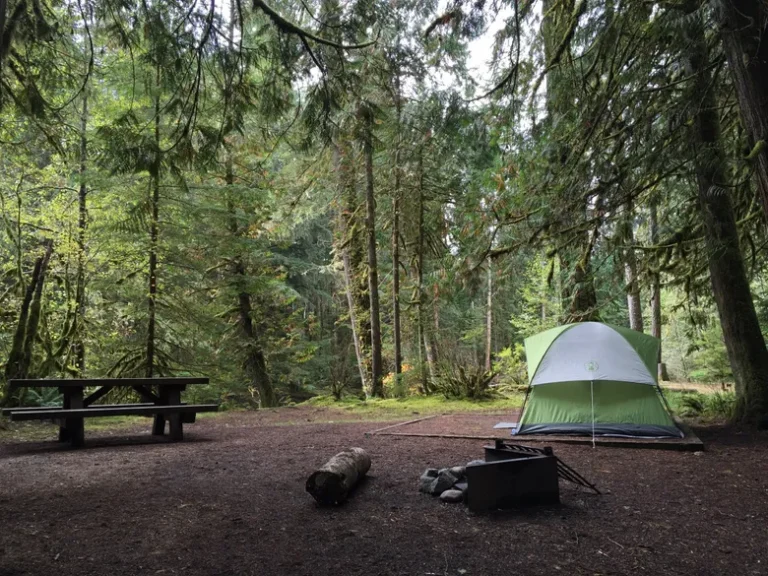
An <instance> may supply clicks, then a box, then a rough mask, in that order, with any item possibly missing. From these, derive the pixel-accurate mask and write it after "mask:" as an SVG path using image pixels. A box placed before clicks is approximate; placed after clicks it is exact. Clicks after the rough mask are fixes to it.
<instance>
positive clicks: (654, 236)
mask: <svg viewBox="0 0 768 576" xmlns="http://www.w3.org/2000/svg"><path fill="white" fill-rule="evenodd" d="M650 228H651V245H652V246H656V245H658V243H659V218H658V207H657V201H656V200H655V199H653V200H651V205H650ZM651 335H652V336H653V337H655V338H658V339H659V342H660V343H661V342H662V341H661V274H660V273H659V272H658V270H654V271H653V273H652V275H651ZM662 349H663V345H662V344H660V345H659V358H658V379H659V380H663V381H667V380H669V374H667V365H666V364H665V363H664V362H663V361H662V355H661V351H662Z"/></svg>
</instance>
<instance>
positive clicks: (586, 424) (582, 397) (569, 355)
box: [513, 322, 684, 438]
mask: <svg viewBox="0 0 768 576" xmlns="http://www.w3.org/2000/svg"><path fill="white" fill-rule="evenodd" d="M659 346H660V342H659V340H658V339H656V338H654V337H652V336H648V335H646V334H643V333H641V332H637V331H635V330H630V329H628V328H620V327H618V326H612V325H610V324H603V323H600V322H580V323H577V324H567V325H565V326H558V327H557V328H552V329H551V330H547V331H546V332H542V333H540V334H537V335H535V336H531V337H530V338H527V339H526V340H525V353H526V357H527V360H528V379H529V386H528V394H527V395H526V402H525V404H524V407H523V413H522V417H521V418H520V423H519V425H518V427H517V429H516V431H514V432H513V434H518V435H521V434H578V435H586V436H592V437H593V438H594V437H595V436H630V437H644V438H670V437H674V438H681V437H683V436H684V435H683V433H682V432H681V431H680V429H679V428H678V427H677V426H676V425H675V422H674V420H672V417H671V416H670V414H669V411H668V410H667V406H666V401H665V400H664V397H663V396H662V395H661V390H660V389H659V385H658V382H657V380H656V370H657V362H658V355H659Z"/></svg>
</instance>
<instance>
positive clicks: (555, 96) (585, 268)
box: [541, 0, 599, 322]
mask: <svg viewBox="0 0 768 576" xmlns="http://www.w3.org/2000/svg"><path fill="white" fill-rule="evenodd" d="M584 6H585V3H584V2H580V3H579V11H583V8H584ZM576 9H577V5H576V2H575V0H563V1H561V2H558V1H556V0H545V1H544V4H543V7H542V13H543V14H544V17H543V18H542V21H541V34H542V37H543V40H544V59H545V60H546V62H547V63H548V64H549V63H551V62H554V61H555V58H556V57H557V55H558V53H560V56H559V59H560V62H559V64H557V65H556V66H553V67H552V68H551V69H550V70H549V72H548V73H547V88H546V108H547V122H548V123H549V124H550V125H552V126H556V125H557V124H558V123H560V122H562V121H563V119H564V118H565V117H566V116H567V115H568V114H569V113H571V110H572V109H573V107H574V105H575V104H574V100H573V90H572V87H571V86H570V85H569V84H568V80H567V77H566V75H565V74H564V72H563V68H564V66H566V57H565V56H564V55H563V54H562V50H563V47H562V43H563V42H566V41H567V39H568V36H569V34H572V30H573V29H574V28H573V27H574V25H575V24H574V19H576V21H578V18H579V17H580V12H579V11H577V10H576ZM565 50H569V48H568V47H566V48H565ZM570 152H571V150H570V147H569V146H568V144H566V143H565V142H562V141H561V142H558V143H557V144H556V145H555V146H554V148H553V153H552V155H551V157H550V158H549V162H550V164H551V165H552V173H553V174H554V175H555V179H557V177H558V175H559V174H560V173H562V172H563V170H565V169H566V164H567V162H568V157H569V155H570ZM561 194H562V196H563V198H562V202H563V205H562V206H561V210H563V211H564V217H563V221H564V228H565V229H567V230H568V229H571V228H573V227H574V226H575V225H576V224H577V223H578V221H579V219H582V218H584V217H585V216H586V213H587V203H586V200H584V201H580V202H579V203H578V206H577V207H576V206H573V205H572V204H573V202H572V200H571V193H570V192H569V191H561ZM568 233H569V234H572V233H574V232H568ZM568 244H569V245H568V246H565V247H564V248H562V249H561V250H560V251H559V252H558V255H559V258H560V269H561V273H562V274H564V282H563V293H562V294H561V296H562V298H563V306H564V308H566V311H565V318H564V321H565V322H583V321H589V320H597V319H598V318H599V314H598V311H597V294H596V292H595V286H594V279H593V276H592V266H591V256H592V254H591V246H590V236H589V234H588V233H587V232H579V231H576V232H575V238H574V240H573V241H572V242H569V243H568Z"/></svg>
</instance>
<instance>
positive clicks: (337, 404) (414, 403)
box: [299, 394, 523, 420]
mask: <svg viewBox="0 0 768 576" xmlns="http://www.w3.org/2000/svg"><path fill="white" fill-rule="evenodd" d="M522 404H523V395H522V394H515V395H510V396H508V397H504V398H494V399H489V400H467V399H461V400H460V399H446V398H444V397H443V396H437V395H435V396H409V397H407V398H381V399H380V398H371V399H368V400H360V399H358V398H344V399H342V400H334V399H333V397H331V396H317V397H315V398H311V399H309V400H307V401H306V402H303V403H302V404H299V406H311V407H318V408H319V407H323V408H330V409H334V410H338V411H343V412H345V413H347V414H349V415H355V416H359V417H363V416H365V417H366V419H368V418H370V419H372V420H382V419H387V418H402V417H407V416H418V415H424V416H429V415H431V414H445V413H455V412H483V411H485V412H497V411H498V412H503V411H505V410H512V409H515V408H519V407H520V406H522Z"/></svg>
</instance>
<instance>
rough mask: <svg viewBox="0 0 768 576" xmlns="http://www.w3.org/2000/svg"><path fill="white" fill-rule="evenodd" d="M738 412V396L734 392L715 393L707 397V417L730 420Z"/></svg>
mask: <svg viewBox="0 0 768 576" xmlns="http://www.w3.org/2000/svg"><path fill="white" fill-rule="evenodd" d="M735 410H736V394H734V393H733V392H715V393H714V394H712V395H710V396H707V405H706V409H705V412H706V413H707V415H709V416H711V417H713V418H718V419H725V420H730V419H731V418H733V414H734V412H735Z"/></svg>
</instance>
